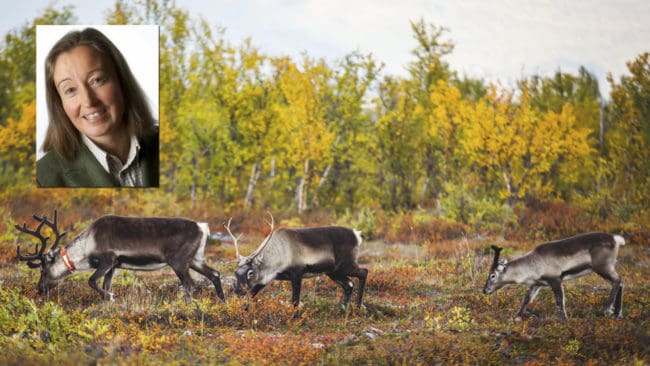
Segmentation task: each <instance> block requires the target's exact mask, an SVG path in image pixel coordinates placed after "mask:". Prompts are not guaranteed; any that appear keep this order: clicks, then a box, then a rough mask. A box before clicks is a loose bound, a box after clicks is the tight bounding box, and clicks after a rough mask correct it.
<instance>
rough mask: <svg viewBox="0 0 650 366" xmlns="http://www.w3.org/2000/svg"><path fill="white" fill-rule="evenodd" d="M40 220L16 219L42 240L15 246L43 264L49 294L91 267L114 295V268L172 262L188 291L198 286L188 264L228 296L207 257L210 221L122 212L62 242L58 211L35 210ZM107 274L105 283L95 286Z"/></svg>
mask: <svg viewBox="0 0 650 366" xmlns="http://www.w3.org/2000/svg"><path fill="white" fill-rule="evenodd" d="M34 219H35V220H37V221H39V222H40V223H39V224H38V226H37V227H36V229H35V230H30V229H28V228H27V225H26V224H23V225H22V226H19V225H15V227H16V229H18V230H19V231H21V232H23V233H26V234H29V235H32V236H35V237H36V238H38V239H39V240H40V246H39V245H38V244H37V245H36V247H35V248H34V252H33V253H31V254H22V253H21V252H20V245H18V247H17V249H16V251H17V255H18V259H20V260H22V261H26V262H27V265H28V266H29V267H31V268H37V267H39V266H40V267H41V278H40V279H39V281H38V292H39V294H41V295H42V294H45V295H47V294H49V290H50V289H51V288H52V287H54V286H55V285H56V284H57V283H58V282H59V281H60V280H61V279H63V278H64V277H66V276H68V275H70V274H71V273H73V272H74V271H90V270H95V273H93V274H92V276H90V279H89V280H88V284H89V285H90V287H91V288H93V289H94V290H95V291H97V292H98V293H99V294H100V295H101V297H102V298H103V299H105V300H111V301H113V300H114V295H113V294H112V293H111V292H110V289H111V281H112V279H113V274H114V272H115V269H117V268H123V269H129V270H134V271H152V270H157V269H160V268H163V267H165V266H170V267H171V268H172V269H173V270H174V272H175V273H176V275H177V276H178V278H179V279H180V281H181V284H182V285H183V288H184V290H185V291H186V294H187V295H188V296H190V293H191V290H192V288H193V286H194V283H193V281H192V278H191V277H190V273H189V269H190V268H191V269H193V270H194V271H196V272H198V273H200V274H202V275H204V276H205V277H207V278H208V279H210V281H212V283H213V284H214V287H215V289H216V291H217V295H218V296H219V298H220V299H221V300H224V295H223V290H222V288H221V280H220V275H219V272H217V271H216V270H214V269H212V268H210V267H209V266H208V265H206V264H205V263H204V260H205V257H204V250H205V244H206V242H207V237H208V235H209V228H208V225H207V224H205V223H197V222H194V221H191V220H186V219H180V218H136V217H122V216H103V217H100V218H99V219H97V220H96V221H95V222H93V223H92V224H91V225H90V226H89V227H88V228H87V229H86V230H84V231H83V232H82V233H81V234H79V235H78V236H77V237H76V238H75V239H74V240H73V241H72V242H71V243H70V244H68V245H67V246H65V247H59V242H60V240H61V238H62V237H63V236H64V235H65V232H64V233H60V232H59V229H58V228H57V213H56V211H54V220H53V221H50V220H48V219H47V217H45V216H43V217H40V216H37V215H34ZM43 226H48V227H49V228H50V229H52V232H53V233H54V234H55V236H56V239H55V241H54V244H53V245H52V247H51V248H50V249H49V250H48V251H47V252H46V251H45V248H46V247H47V240H48V239H49V237H44V236H43V234H42V233H41V229H42V228H43ZM100 277H104V281H103V283H102V288H99V287H98V286H97V281H98V280H99V278H100Z"/></svg>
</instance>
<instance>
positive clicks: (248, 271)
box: [224, 214, 274, 296]
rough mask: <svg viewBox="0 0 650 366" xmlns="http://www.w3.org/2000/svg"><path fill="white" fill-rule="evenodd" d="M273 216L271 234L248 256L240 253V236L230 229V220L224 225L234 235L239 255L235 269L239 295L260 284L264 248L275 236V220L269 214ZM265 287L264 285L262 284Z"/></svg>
mask: <svg viewBox="0 0 650 366" xmlns="http://www.w3.org/2000/svg"><path fill="white" fill-rule="evenodd" d="M269 215H270V216H271V222H269V226H271V232H270V234H269V235H268V236H267V237H266V239H264V241H263V242H262V244H260V246H259V247H258V248H257V250H255V252H253V253H252V254H251V255H249V256H248V257H244V256H243V255H241V254H239V247H238V245H237V240H238V239H239V237H235V235H233V233H232V232H231V231H230V220H228V224H227V225H224V227H225V228H226V230H227V231H228V234H230V236H231V237H232V240H233V244H234V245H235V251H236V255H237V261H238V263H237V269H236V270H235V277H236V278H237V283H236V284H235V294H237V295H239V296H244V295H246V291H247V290H248V291H253V288H255V287H256V286H258V287H259V286H260V285H259V282H260V278H261V274H260V265H261V264H262V259H263V253H262V250H263V249H264V247H265V246H266V245H267V244H268V243H269V241H270V240H271V237H272V236H273V226H274V221H273V215H271V214H269ZM261 286H262V287H263V285H261Z"/></svg>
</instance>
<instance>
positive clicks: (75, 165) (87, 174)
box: [36, 134, 160, 187]
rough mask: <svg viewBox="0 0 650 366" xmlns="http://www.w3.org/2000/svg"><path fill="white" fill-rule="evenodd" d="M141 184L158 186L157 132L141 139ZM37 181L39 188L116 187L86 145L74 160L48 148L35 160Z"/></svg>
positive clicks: (82, 146)
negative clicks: (45, 152) (142, 171)
mask: <svg viewBox="0 0 650 366" xmlns="http://www.w3.org/2000/svg"><path fill="white" fill-rule="evenodd" d="M138 159H139V160H140V164H141V166H142V167H143V168H144V187H158V176H159V170H160V169H159V162H158V134H155V135H154V136H152V137H150V138H147V139H143V140H142V141H140V154H139V155H138ZM36 183H37V184H38V186H39V187H119V186H120V183H119V182H118V181H117V180H116V179H115V178H113V177H112V176H111V175H110V174H109V173H108V172H107V171H106V170H104V168H103V167H102V166H101V164H100V163H99V162H98V161H97V159H95V156H94V155H93V154H92V153H91V152H90V150H88V148H87V147H86V145H85V144H81V150H80V151H79V152H78V153H77V156H76V157H75V158H74V159H73V160H66V159H63V158H62V157H60V156H59V154H57V153H56V152H54V151H50V152H48V153H47V154H45V156H43V157H42V158H40V159H39V160H38V161H37V162H36Z"/></svg>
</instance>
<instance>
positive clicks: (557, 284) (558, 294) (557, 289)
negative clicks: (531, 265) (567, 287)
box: [548, 279, 567, 321]
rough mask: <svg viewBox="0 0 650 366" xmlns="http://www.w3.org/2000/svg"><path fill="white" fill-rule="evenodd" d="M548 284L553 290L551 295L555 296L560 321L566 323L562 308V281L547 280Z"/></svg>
mask: <svg viewBox="0 0 650 366" xmlns="http://www.w3.org/2000/svg"><path fill="white" fill-rule="evenodd" d="M548 283H549V285H550V286H551V289H552V290H553V294H554V295H555V303H556V304H557V307H558V308H559V317H560V320H562V321H566V320H567V316H566V309H565V307H564V289H562V281H561V280H557V279H549V280H548Z"/></svg>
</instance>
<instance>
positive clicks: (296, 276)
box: [225, 221, 368, 307]
mask: <svg viewBox="0 0 650 366" xmlns="http://www.w3.org/2000/svg"><path fill="white" fill-rule="evenodd" d="M270 226H271V233H270V234H269V235H268V236H267V237H266V239H265V240H264V241H263V242H262V244H260V246H259V247H258V248H257V250H255V252H253V253H252V254H251V255H249V256H248V257H244V256H242V255H240V254H239V248H238V246H237V238H236V237H235V236H234V235H233V234H232V232H231V231H230V221H228V224H227V225H225V227H226V230H227V231H228V233H229V234H230V235H231V236H232V238H233V242H234V244H235V249H236V252H237V254H236V255H237V259H238V260H239V264H238V266H237V270H236V272H235V276H236V278H237V284H236V286H235V293H236V294H237V295H239V296H243V295H244V294H245V293H246V292H245V289H248V290H249V291H250V293H251V295H252V296H255V295H256V294H257V293H258V292H259V291H260V290H261V289H263V288H264V287H265V286H266V285H267V284H268V283H269V282H271V281H272V280H274V279H277V280H286V281H291V290H292V295H291V301H292V303H293V305H294V306H298V305H299V303H300V288H301V283H302V279H303V278H305V277H314V276H318V275H321V274H325V275H327V276H328V277H329V278H331V279H332V280H333V281H334V282H336V283H337V284H338V285H339V286H341V288H342V289H343V305H344V306H345V307H347V305H348V303H349V302H350V297H351V295H352V289H353V288H354V284H353V283H352V281H351V280H350V277H357V278H358V279H359V291H358V293H357V301H356V302H357V306H361V301H362V298H363V291H364V288H365V284H366V277H367V276H368V270H367V269H365V268H360V267H359V265H358V263H357V254H358V249H359V245H360V244H361V240H362V239H361V233H360V232H359V231H357V230H353V229H348V228H345V227H339V226H328V227H315V228H305V229H285V228H282V229H278V230H276V231H273V222H271V224H270Z"/></svg>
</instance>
